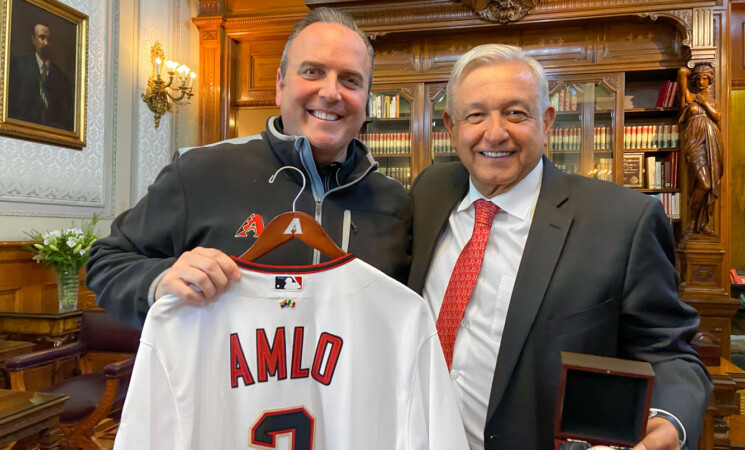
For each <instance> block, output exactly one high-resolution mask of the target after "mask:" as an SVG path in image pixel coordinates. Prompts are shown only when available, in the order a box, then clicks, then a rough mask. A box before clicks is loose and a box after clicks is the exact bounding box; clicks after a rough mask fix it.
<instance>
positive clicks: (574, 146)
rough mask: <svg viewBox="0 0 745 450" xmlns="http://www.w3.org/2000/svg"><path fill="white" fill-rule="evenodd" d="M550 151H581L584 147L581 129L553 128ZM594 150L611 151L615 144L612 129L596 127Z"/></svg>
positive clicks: (550, 133) (550, 136) (550, 137)
mask: <svg viewBox="0 0 745 450" xmlns="http://www.w3.org/2000/svg"><path fill="white" fill-rule="evenodd" d="M548 135H549V144H548V145H549V150H551V151H552V152H562V151H567V152H571V151H579V150H580V149H581V146H582V131H581V129H580V128H553V129H551V130H550V131H549V133H548ZM592 147H593V150H611V149H612V148H613V142H612V139H611V133H610V127H595V129H594V130H593V143H592Z"/></svg>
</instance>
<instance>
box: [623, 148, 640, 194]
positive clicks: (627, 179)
mask: <svg viewBox="0 0 745 450" xmlns="http://www.w3.org/2000/svg"><path fill="white" fill-rule="evenodd" d="M623 185H624V186H626V187H633V188H641V187H644V153H624V154H623Z"/></svg>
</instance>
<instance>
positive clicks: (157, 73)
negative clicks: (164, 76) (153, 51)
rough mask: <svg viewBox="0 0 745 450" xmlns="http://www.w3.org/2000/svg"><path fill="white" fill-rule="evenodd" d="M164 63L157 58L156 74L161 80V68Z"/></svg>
mask: <svg viewBox="0 0 745 450" xmlns="http://www.w3.org/2000/svg"><path fill="white" fill-rule="evenodd" d="M162 63H163V61H161V60H160V58H155V74H156V75H158V78H160V67H161V64H162Z"/></svg>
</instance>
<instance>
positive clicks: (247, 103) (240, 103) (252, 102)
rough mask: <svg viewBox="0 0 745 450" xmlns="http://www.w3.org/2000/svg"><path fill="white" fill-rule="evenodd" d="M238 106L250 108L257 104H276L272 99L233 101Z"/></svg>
mask: <svg viewBox="0 0 745 450" xmlns="http://www.w3.org/2000/svg"><path fill="white" fill-rule="evenodd" d="M234 105H235V106H236V107H238V108H252V107H257V106H277V105H276V104H275V103H274V100H238V101H236V102H234Z"/></svg>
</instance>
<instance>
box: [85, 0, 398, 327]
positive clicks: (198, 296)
mask: <svg viewBox="0 0 745 450" xmlns="http://www.w3.org/2000/svg"><path fill="white" fill-rule="evenodd" d="M372 71H373V52H372V47H371V45H370V43H369V41H368V40H367V38H366V37H365V36H364V34H363V33H362V32H361V31H360V30H359V29H358V28H357V26H356V25H355V24H354V21H353V20H352V19H351V17H349V16H348V15H347V14H346V13H343V12H339V11H334V10H330V9H326V8H319V9H316V10H313V11H312V12H310V13H309V14H308V15H307V16H306V17H305V18H304V19H303V20H301V21H300V22H299V23H298V24H297V25H296V26H295V29H294V30H293V32H292V34H291V35H290V38H289V40H288V42H287V45H286V47H285V50H284V53H283V55H282V62H281V65H280V68H279V69H278V71H277V97H276V104H277V106H278V107H279V108H280V111H281V117H273V118H270V119H269V120H268V121H267V128H266V131H265V132H264V133H262V134H261V135H260V136H252V137H246V138H237V139H232V140H229V141H225V142H221V143H218V144H213V145H211V146H208V147H203V148H195V149H189V150H188V151H186V152H184V153H183V154H182V155H180V156H179V157H178V158H177V159H176V160H174V162H173V163H171V164H170V165H169V166H167V167H166V168H165V169H164V170H163V171H162V172H161V174H160V175H159V176H158V178H157V179H156V181H155V183H153V185H152V186H151V187H150V190H149V192H148V194H147V195H146V196H145V198H143V199H142V200H141V201H140V203H138V204H137V206H135V207H134V208H133V209H131V210H129V211H127V212H125V213H123V214H122V215H120V216H119V217H118V218H117V219H116V220H115V221H114V223H113V224H112V227H111V230H112V233H111V235H110V236H109V237H107V238H105V239H102V240H100V241H98V242H96V244H94V247H93V249H92V252H91V253H92V257H91V260H90V262H89V264H88V267H87V269H88V277H87V280H86V281H87V283H88V286H89V287H90V288H91V289H92V290H93V291H94V292H95V293H96V294H97V298H98V302H99V304H100V305H101V306H103V307H104V308H106V309H107V310H108V311H109V312H111V313H112V314H114V315H115V316H117V317H118V318H119V319H121V320H124V321H126V322H127V323H130V324H132V325H135V326H141V324H142V322H143V321H144V319H145V315H146V313H147V310H148V308H149V306H150V305H151V304H152V302H153V301H156V300H157V299H158V298H160V297H162V296H163V295H166V294H173V295H176V296H178V297H181V298H183V299H185V300H186V301H189V302H193V303H202V302H206V301H211V300H213V299H215V298H216V297H217V296H218V295H219V294H220V293H222V292H224V291H225V290H226V289H227V288H228V286H229V285H230V280H237V279H238V278H239V277H240V274H239V269H238V267H237V265H236V264H235V262H234V261H233V260H231V259H230V258H229V257H228V256H227V255H234V256H238V255H240V254H241V253H243V252H244V251H245V250H247V249H248V248H249V247H250V246H251V244H252V243H253V242H254V240H255V238H256V237H257V236H258V235H259V234H261V231H262V229H263V226H264V224H266V223H267V222H269V220H271V219H272V218H274V217H275V216H276V215H277V214H279V213H282V212H285V211H289V210H291V208H292V206H293V199H294V198H295V196H296V195H297V194H298V192H300V190H301V186H302V185H303V181H302V178H301V176H300V174H298V173H297V172H296V171H284V172H282V173H281V175H280V176H279V177H277V180H276V181H275V182H274V183H273V184H269V182H268V179H269V177H270V176H271V175H272V174H274V173H275V172H276V171H277V170H278V169H279V168H280V167H283V166H287V165H289V166H294V167H297V168H298V169H300V170H301V171H302V172H303V173H304V174H305V178H306V180H307V183H306V184H307V186H306V188H305V189H304V190H303V192H302V193H301V195H300V198H299V199H298V201H297V204H296V205H295V206H296V209H297V210H300V211H305V212H308V213H309V214H311V215H312V216H314V217H315V218H316V220H318V221H319V222H320V223H321V225H322V226H323V227H324V228H325V229H326V231H327V232H328V233H329V234H330V236H331V237H332V238H333V239H334V241H335V242H336V243H337V244H338V245H340V246H341V247H342V248H343V249H345V250H347V251H349V252H350V253H353V254H355V255H356V256H358V257H359V258H360V259H362V260H363V261H366V262H367V263H369V264H371V265H373V266H375V267H377V268H378V269H380V270H382V271H383V272H385V273H387V274H388V275H390V276H393V277H394V278H396V279H398V280H400V281H405V280H406V277H407V276H408V267H409V252H408V248H409V226H410V220H411V206H410V203H409V199H408V197H407V194H406V192H405V191H404V189H403V187H402V186H401V185H400V184H398V183H397V182H396V181H394V180H392V179H389V178H387V177H385V176H383V175H382V174H381V173H380V172H378V171H377V170H376V169H377V163H375V162H374V161H373V160H372V158H371V156H370V153H369V151H368V150H367V149H366V148H365V147H364V146H363V145H362V144H361V143H360V142H359V141H357V140H355V139H354V135H355V134H356V133H357V132H358V131H359V130H360V128H361V126H362V124H363V122H364V120H365V117H366V114H365V106H366V102H367V96H368V93H369V90H370V86H371V80H372ZM319 261H320V254H319V253H318V251H316V250H313V249H311V248H310V247H307V246H305V245H304V244H302V243H299V242H289V243H287V244H285V245H283V246H281V247H279V248H277V249H276V250H273V251H272V252H270V253H268V254H266V255H265V256H264V257H262V258H260V259H259V260H258V262H262V263H267V264H285V265H286V264H292V265H298V264H301V265H307V264H313V263H316V262H319Z"/></svg>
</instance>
